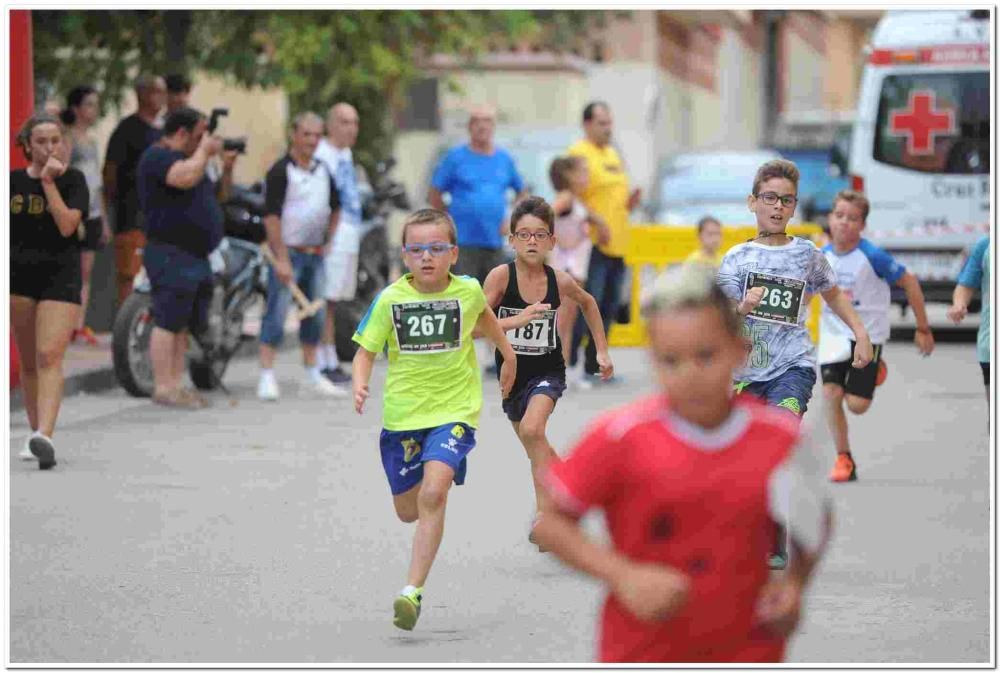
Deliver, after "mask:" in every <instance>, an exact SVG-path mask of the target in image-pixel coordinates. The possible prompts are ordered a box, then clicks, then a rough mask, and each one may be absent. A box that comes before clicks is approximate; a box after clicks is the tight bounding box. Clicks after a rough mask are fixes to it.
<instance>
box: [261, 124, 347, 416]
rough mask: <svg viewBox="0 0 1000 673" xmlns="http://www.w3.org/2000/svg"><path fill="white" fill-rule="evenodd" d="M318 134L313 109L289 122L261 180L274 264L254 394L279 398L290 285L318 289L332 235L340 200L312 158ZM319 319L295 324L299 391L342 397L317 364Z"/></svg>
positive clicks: (312, 292)
mask: <svg viewBox="0 0 1000 673" xmlns="http://www.w3.org/2000/svg"><path fill="white" fill-rule="evenodd" d="M322 134H323V119H322V118H321V117H320V116H319V115H317V114H314V113H312V112H304V113H302V114H300V115H298V116H297V117H296V118H295V120H294V121H293V122H292V137H291V144H290V145H289V149H288V153H287V154H286V155H285V156H284V157H282V158H281V159H279V160H278V161H276V162H275V163H274V165H273V166H271V169H270V170H269V171H268V172H267V178H266V181H265V183H264V213H265V215H264V226H265V227H266V228H267V244H268V246H270V248H271V251H272V252H273V253H274V257H275V260H276V261H275V264H274V265H273V267H272V268H271V272H270V274H268V284H267V307H266V308H265V310H264V319H263V321H262V323H261V330H260V369H261V371H260V382H259V383H258V385H257V397H259V398H260V399H262V400H268V401H276V400H277V399H278V398H279V397H280V391H279V388H278V382H277V379H276V378H275V375H274V360H275V357H276V355H277V348H278V346H279V345H280V344H281V341H282V339H283V337H284V334H285V317H286V315H287V314H288V309H289V308H290V307H291V304H292V294H291V290H290V289H289V283H291V282H292V281H294V282H295V284H296V285H298V286H299V289H301V290H302V292H303V294H305V296H306V298H308V299H309V300H312V299H313V298H316V297H318V296H319V295H320V294H321V293H322V292H323V289H324V288H323V287H322V285H323V275H324V274H323V259H324V257H323V255H324V250H325V249H326V247H327V243H328V242H329V240H330V238H331V235H333V236H336V230H337V229H338V226H337V212H338V211H339V209H340V201H339V196H338V190H337V186H336V184H335V183H334V180H333V176H332V175H331V174H330V172H329V171H328V170H327V168H326V164H324V163H323V162H321V161H319V160H317V159H316V146H317V144H318V143H319V140H320V137H321V136H322ZM321 322H322V318H321V317H320V316H318V315H316V316H310V317H308V318H304V319H303V320H302V321H300V323H299V342H300V343H301V345H302V363H303V365H304V366H305V369H306V380H305V385H304V386H303V388H302V390H304V391H310V390H312V391H314V392H315V393H317V394H319V395H322V396H325V397H345V396H346V395H347V391H345V390H344V389H343V388H339V387H337V386H335V385H333V384H332V383H331V382H330V381H328V380H327V379H326V378H325V377H324V376H323V375H322V373H321V369H320V364H319V362H317V351H318V350H319V349H318V348H317V344H318V342H319V341H320V331H321Z"/></svg>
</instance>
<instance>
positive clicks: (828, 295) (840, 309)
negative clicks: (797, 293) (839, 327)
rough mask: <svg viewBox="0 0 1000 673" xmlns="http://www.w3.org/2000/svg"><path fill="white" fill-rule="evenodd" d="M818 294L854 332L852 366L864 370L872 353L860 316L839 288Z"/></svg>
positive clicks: (834, 287)
mask: <svg viewBox="0 0 1000 673" xmlns="http://www.w3.org/2000/svg"><path fill="white" fill-rule="evenodd" d="M820 294H822V296H823V301H825V302H826V303H827V305H829V307H830V308H831V309H833V312H834V313H836V314H837V317H838V318H840V319H841V320H843V321H844V323H845V324H846V325H847V326H848V327H850V328H851V331H852V332H854V341H855V343H856V345H855V347H854V362H853V363H852V366H853V367H854V368H855V369H864V368H865V367H867V366H868V363H869V362H871V361H872V357H874V353H873V352H872V342H871V339H870V338H869V337H868V330H866V329H865V324H864V323H863V322H861V316H859V315H858V313H857V311H855V310H854V307H853V306H851V300H850V299H848V298H847V295H845V294H844V293H843V292H841V291H840V288H839V287H837V286H836V285H834V286H833V287H831V288H830V289H829V290H826V291H825V292H822V293H820Z"/></svg>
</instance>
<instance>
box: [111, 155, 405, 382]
mask: <svg viewBox="0 0 1000 673" xmlns="http://www.w3.org/2000/svg"><path fill="white" fill-rule="evenodd" d="M394 165H395V160H394V159H389V160H388V161H386V162H380V163H379V164H377V165H376V167H375V175H374V180H372V181H368V180H363V181H361V184H360V185H359V191H360V196H361V200H362V209H361V212H362V224H361V226H362V228H363V231H362V238H361V247H360V252H359V256H358V281H357V291H356V292H355V295H354V299H352V300H350V301H341V302H337V304H336V309H335V312H334V326H335V329H334V332H335V334H334V340H335V345H336V348H337V357H338V358H340V359H341V360H342V361H344V362H350V361H351V360H352V359H353V358H354V353H355V351H356V350H357V345H356V344H355V343H354V342H353V341H352V337H353V336H354V331H355V329H357V326H358V323H359V322H360V321H361V318H362V316H363V315H364V312H365V311H366V310H367V309H368V306H369V305H370V304H371V302H372V301H374V300H375V297H377V296H378V293H379V292H381V291H382V288H384V287H385V286H386V285H387V284H388V281H389V274H390V266H391V263H390V255H389V242H388V236H387V233H386V227H387V221H388V217H389V215H390V214H391V213H392V210H393V209H396V208H398V209H401V210H407V209H409V207H410V204H409V200H408V199H407V197H406V190H405V188H404V187H403V185H402V184H400V183H399V182H396V181H394V180H392V179H391V178H390V177H389V175H388V174H389V171H391V170H392V167H393V166H394ZM222 209H223V214H224V215H225V233H226V236H225V237H224V238H223V240H222V244H221V245H220V246H219V247H218V248H217V249H216V250H215V251H213V252H212V255H211V256H210V258H209V261H210V262H211V263H212V270H213V276H214V278H213V294H212V301H211V303H210V305H209V309H208V326H207V328H206V329H205V330H204V331H203V332H201V333H199V334H192V335H191V336H192V337H193V341H194V348H193V349H192V350H191V351H190V352H189V354H188V358H187V365H188V374H189V375H190V377H191V381H192V383H194V385H195V386H196V387H197V388H199V389H201V390H213V389H215V388H223V389H225V386H224V385H223V384H222V377H223V375H224V374H225V371H226V368H227V367H228V365H229V361H230V360H231V359H232V357H233V356H234V355H235V354H236V352H237V351H238V350H239V347H240V345H241V344H242V343H243V341H245V340H249V339H253V337H252V336H247V335H244V334H243V320H244V315H245V312H246V310H247V308H248V307H249V306H250V305H251V304H252V303H253V302H254V301H255V300H257V299H258V298H261V299H264V300H266V297H267V273H268V265H267V263H266V262H265V260H264V257H263V255H262V253H261V251H260V246H259V244H260V243H262V242H263V241H264V240H266V238H267V234H266V231H265V229H264V218H263V212H264V197H263V195H262V194H261V185H259V184H258V185H255V186H254V187H250V188H247V187H241V186H239V185H233V187H232V193H231V195H230V198H229V199H228V200H227V201H226V202H225V203H224V204H223V207H222ZM150 291H151V290H150V284H149V279H148V278H147V277H146V271H145V269H142V270H141V271H140V273H139V275H138V276H136V279H135V284H134V286H133V291H132V294H130V295H129V296H128V298H127V299H126V300H125V301H124V302H123V303H122V306H121V308H120V309H119V310H118V314H117V315H116V316H115V321H114V326H113V328H112V360H113V363H114V370H115V376H116V377H117V379H118V382H119V383H120V384H121V386H122V387H123V388H124V389H125V390H126V391H127V392H128V393H129V394H130V395H133V396H135V397H149V396H151V395H152V394H153V367H152V363H151V361H150V358H149V338H150V335H151V334H152V331H153V316H152V297H151V295H150Z"/></svg>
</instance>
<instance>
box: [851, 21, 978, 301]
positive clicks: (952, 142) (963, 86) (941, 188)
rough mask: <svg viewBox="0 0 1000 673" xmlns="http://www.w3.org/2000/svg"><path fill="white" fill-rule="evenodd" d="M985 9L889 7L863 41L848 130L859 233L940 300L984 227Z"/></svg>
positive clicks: (930, 297) (930, 296)
mask: <svg viewBox="0 0 1000 673" xmlns="http://www.w3.org/2000/svg"><path fill="white" fill-rule="evenodd" d="M990 34H991V31H990V12H989V10H971V11H970V10H963V11H957V10H956V11H952V10H948V11H893V12H889V13H888V14H886V15H885V16H884V17H883V18H882V19H881V20H880V21H879V23H878V25H877V26H876V28H875V31H874V33H873V35H872V41H871V44H870V45H869V48H868V49H869V53H868V62H867V64H866V65H865V70H864V75H863V77H862V81H861V92H860V97H859V99H858V109H857V115H856V118H855V122H854V129H853V133H852V136H851V149H850V155H849V157H850V158H849V172H850V174H851V186H852V188H853V189H857V190H859V191H864V192H865V194H866V195H867V196H868V198H869V200H870V201H871V205H872V207H871V213H870V214H869V216H868V228H867V231H866V236H868V237H869V238H871V239H872V241H873V242H874V243H876V244H877V245H880V246H882V247H884V248H886V249H888V250H890V251H891V252H892V253H893V254H894V255H895V256H896V257H897V259H899V260H900V261H901V262H902V263H903V264H905V265H906V266H907V267H908V268H909V270H910V271H912V272H913V273H914V274H916V276H917V277H918V278H919V279H920V281H921V283H922V284H923V286H924V292H925V294H926V295H927V297H928V300H930V301H950V300H951V292H952V288H953V287H954V281H955V278H956V277H957V275H958V272H959V270H960V268H961V264H962V259H963V252H964V250H965V249H967V248H968V247H969V246H970V245H971V244H972V243H973V242H974V241H975V240H976V239H977V238H978V237H979V236H981V235H982V234H984V233H988V232H989V227H990V122H991V120H990V100H991V98H990Z"/></svg>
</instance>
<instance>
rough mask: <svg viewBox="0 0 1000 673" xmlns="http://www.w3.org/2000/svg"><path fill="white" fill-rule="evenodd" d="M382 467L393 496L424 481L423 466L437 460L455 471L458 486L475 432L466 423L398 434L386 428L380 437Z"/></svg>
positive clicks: (462, 482) (474, 438)
mask: <svg viewBox="0 0 1000 673" xmlns="http://www.w3.org/2000/svg"><path fill="white" fill-rule="evenodd" d="M379 445H380V447H381V449H382V467H384V468H385V476H386V479H388V480H389V488H390V489H391V490H392V494H393V495H399V494H400V493H405V492H406V491H409V490H410V489H411V488H413V487H414V486H416V485H417V484H419V483H420V480H421V479H423V478H424V463H426V462H427V461H428V460H436V461H439V462H441V463H444V464H445V465H447V466H449V467H450V468H451V469H453V470H455V484H456V485H458V486H461V485H462V484H464V483H465V473H466V469H467V467H468V465H467V462H466V456H468V455H469V451H472V448H473V447H474V446H475V445H476V431H475V429H473V428H470V427H469V426H468V425H466V424H465V423H447V424H445V425H439V426H438V427H436V428H427V429H424V430H407V431H405V432H395V431H393V430H386V429H384V428H383V430H382V435H381V437H379Z"/></svg>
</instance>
